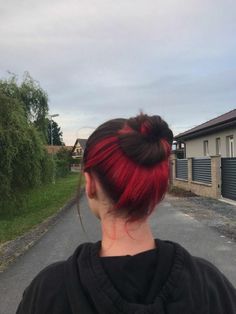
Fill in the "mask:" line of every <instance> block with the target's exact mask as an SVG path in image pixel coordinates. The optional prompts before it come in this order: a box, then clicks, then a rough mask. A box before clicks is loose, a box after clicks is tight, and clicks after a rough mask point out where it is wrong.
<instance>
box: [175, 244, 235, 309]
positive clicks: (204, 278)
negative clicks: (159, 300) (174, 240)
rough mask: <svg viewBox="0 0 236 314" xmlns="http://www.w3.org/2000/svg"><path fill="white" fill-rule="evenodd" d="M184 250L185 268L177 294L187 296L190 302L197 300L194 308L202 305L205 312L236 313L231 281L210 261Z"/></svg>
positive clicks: (233, 289)
mask: <svg viewBox="0 0 236 314" xmlns="http://www.w3.org/2000/svg"><path fill="white" fill-rule="evenodd" d="M183 250H184V268H183V272H182V276H181V278H180V281H179V285H178V289H177V290H178V292H177V294H178V293H179V296H180V295H181V294H182V296H183V295H185V296H187V299H188V300H195V302H194V303H195V304H194V306H195V307H198V306H199V305H202V308H203V309H204V311H205V312H206V311H209V313H214V314H223V313H227V314H234V313H236V290H235V288H234V287H233V285H232V284H231V283H230V282H229V280H228V279H227V278H226V277H225V276H224V275H223V274H222V273H221V271H220V270H219V269H218V268H217V267H216V266H214V265H213V264H212V263H210V262H209V261H207V260H205V259H204V258H200V257H195V256H192V255H191V254H190V253H189V252H188V251H186V250H185V249H183ZM196 302H197V304H196ZM204 311H203V312H204ZM199 313H201V310H200V308H199Z"/></svg>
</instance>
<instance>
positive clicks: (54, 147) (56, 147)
mask: <svg viewBox="0 0 236 314" xmlns="http://www.w3.org/2000/svg"><path fill="white" fill-rule="evenodd" d="M45 147H46V150H47V152H48V154H57V153H58V152H59V150H60V149H62V148H64V149H67V150H68V151H71V150H72V148H73V146H59V145H45Z"/></svg>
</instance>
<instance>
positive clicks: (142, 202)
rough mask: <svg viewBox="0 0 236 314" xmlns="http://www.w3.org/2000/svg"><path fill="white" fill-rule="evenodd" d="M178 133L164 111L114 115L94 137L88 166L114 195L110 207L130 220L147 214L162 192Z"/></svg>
mask: <svg viewBox="0 0 236 314" xmlns="http://www.w3.org/2000/svg"><path fill="white" fill-rule="evenodd" d="M172 140H173V133H172V131H171V130H170V129H169V127H168V124H167V123H166V122H165V121H164V120H162V119H161V117H159V116H148V115H145V114H142V113H141V114H140V115H138V116H137V117H134V118H130V119H114V120H110V121H107V122H105V123H104V124H102V125H101V126H99V127H98V128H97V129H96V130H95V131H94V132H93V134H92V135H91V136H90V137H89V139H88V141H87V144H86V148H85V152H84V159H83V163H84V171H85V172H88V173H90V174H92V175H93V176H95V177H96V178H97V180H98V181H99V183H100V185H101V187H102V188H103V190H104V192H105V193H106V195H107V196H108V197H109V199H110V200H111V201H112V204H113V206H112V208H111V210H110V212H111V213H112V214H114V215H116V216H119V217H123V218H125V219H126V220H127V221H129V222H133V221H136V220H143V219H146V218H147V217H148V216H149V215H150V213H151V212H152V211H153V209H154V207H155V205H156V204H157V203H159V202H160V201H161V199H162V198H163V196H164V194H165V192H166V190H167V186H168V178H169V160H168V159H169V155H170V152H171V144H172Z"/></svg>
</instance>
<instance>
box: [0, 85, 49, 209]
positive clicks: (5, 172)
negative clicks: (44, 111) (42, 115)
mask: <svg viewBox="0 0 236 314" xmlns="http://www.w3.org/2000/svg"><path fill="white" fill-rule="evenodd" d="M0 152H1V158H0V195H1V199H0V210H1V211H3V210H4V208H5V207H7V204H8V202H9V200H11V202H16V203H17V202H21V199H20V197H19V198H17V197H16V195H20V194H19V193H18V192H22V191H25V190H27V189H31V188H33V187H36V186H39V185H40V184H41V183H42V182H47V181H51V180H52V175H51V172H52V171H51V169H50V167H51V165H49V163H50V161H49V158H50V157H49V156H47V154H46V151H45V150H44V145H43V142H42V140H41V138H40V136H39V133H38V132H37V130H36V129H35V127H34V125H33V124H32V123H28V120H27V117H26V115H25V111H24V109H23V106H22V103H21V102H20V100H19V99H17V98H14V97H13V98H12V97H9V96H6V93H2V91H1V90H0Z"/></svg>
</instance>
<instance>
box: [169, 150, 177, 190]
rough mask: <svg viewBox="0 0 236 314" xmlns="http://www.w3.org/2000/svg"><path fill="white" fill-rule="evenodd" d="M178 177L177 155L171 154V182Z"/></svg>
mask: <svg viewBox="0 0 236 314" xmlns="http://www.w3.org/2000/svg"><path fill="white" fill-rule="evenodd" d="M175 178H176V155H175V154H173V153H172V154H171V155H170V184H171V185H172V184H173V180H175Z"/></svg>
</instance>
